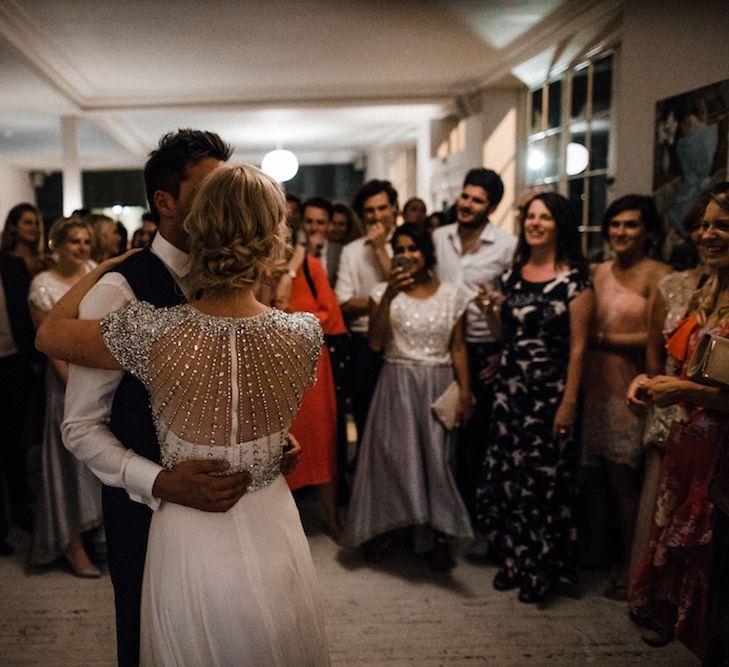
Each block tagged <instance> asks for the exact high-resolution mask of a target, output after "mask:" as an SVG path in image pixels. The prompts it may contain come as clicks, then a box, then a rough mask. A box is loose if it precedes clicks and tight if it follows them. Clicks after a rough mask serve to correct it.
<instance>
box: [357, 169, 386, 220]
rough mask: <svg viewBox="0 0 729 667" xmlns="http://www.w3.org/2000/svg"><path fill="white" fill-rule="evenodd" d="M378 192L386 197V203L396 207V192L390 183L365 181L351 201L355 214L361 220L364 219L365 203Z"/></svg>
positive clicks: (375, 180)
mask: <svg viewBox="0 0 729 667" xmlns="http://www.w3.org/2000/svg"><path fill="white" fill-rule="evenodd" d="M380 192H384V193H385V194H386V195H387V201H388V202H390V206H397V190H395V188H394V187H392V183H390V181H380V180H378V179H376V178H375V179H372V180H371V181H367V182H366V183H365V184H364V185H363V186H362V187H361V188H360V189H359V191H358V192H357V194H356V195H354V199H353V200H352V208H353V209H354V211H355V213H357V215H358V216H359V217H360V218H362V217H364V205H365V202H366V201H367V200H368V199H369V198H370V197H374V196H375V195H379V194H380Z"/></svg>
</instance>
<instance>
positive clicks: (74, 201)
mask: <svg viewBox="0 0 729 667" xmlns="http://www.w3.org/2000/svg"><path fill="white" fill-rule="evenodd" d="M77 125H78V118H77V117H76V116H61V157H62V160H63V215H65V216H69V215H71V213H73V212H74V211H75V210H76V209H77V208H81V207H82V201H83V197H82V192H81V167H80V165H79V159H78V145H77V141H76V135H77V131H76V130H77Z"/></svg>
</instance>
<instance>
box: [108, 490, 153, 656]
mask: <svg viewBox="0 0 729 667" xmlns="http://www.w3.org/2000/svg"><path fill="white" fill-rule="evenodd" d="M101 500H102V503H103V507H104V529H105V530H106V549H107V558H108V561H109V574H110V575H111V583H112V584H113V586H114V605H115V608H116V649H117V661H118V663H119V665H120V666H122V667H136V666H137V665H139V616H140V609H141V605H142V575H143V574H144V559H145V556H146V553H147V538H148V537H149V523H150V521H151V520H152V510H151V509H150V508H149V507H147V506H146V505H143V504H142V503H137V502H134V501H132V500H130V499H129V496H128V495H127V493H126V491H124V490H123V489H118V488H115V487H111V486H104V487H103V488H102V490H101Z"/></svg>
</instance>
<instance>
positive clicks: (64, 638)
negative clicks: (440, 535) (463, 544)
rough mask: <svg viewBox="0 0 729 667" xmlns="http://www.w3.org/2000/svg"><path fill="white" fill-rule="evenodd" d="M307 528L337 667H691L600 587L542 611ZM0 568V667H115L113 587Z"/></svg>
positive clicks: (20, 541) (589, 586)
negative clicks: (379, 559) (377, 561)
mask: <svg viewBox="0 0 729 667" xmlns="http://www.w3.org/2000/svg"><path fill="white" fill-rule="evenodd" d="M303 513H304V523H305V525H307V528H308V532H309V534H310V538H311V549H312V554H313V556H314V561H315V563H316V566H317V570H318V572H319V577H320V581H321V586H322V592H323V597H324V603H325V609H326V616H327V624H328V633H329V642H330V647H331V656H332V661H333V663H334V664H335V665H589V664H592V665H601V666H602V665H616V666H618V665H621V666H622V665H697V664H698V661H697V660H695V659H694V658H693V656H692V655H691V654H690V653H689V652H688V651H687V650H686V649H685V648H684V647H683V646H681V645H680V644H679V643H677V642H673V643H672V644H670V645H669V646H667V647H664V648H662V649H652V648H650V647H648V646H646V645H645V644H644V643H643V642H642V641H641V640H640V638H639V636H638V633H637V631H636V629H635V628H634V626H633V625H632V624H631V623H630V621H629V619H628V617H627V614H626V613H625V610H624V607H623V605H621V604H619V603H616V602H611V601H609V600H606V599H604V598H603V597H602V596H601V595H600V591H601V590H602V589H603V588H604V586H605V583H606V580H607V576H606V575H605V574H601V575H595V574H592V575H585V576H583V577H582V583H581V590H580V591H579V594H578V593H576V592H573V593H572V595H571V596H558V597H555V598H554V599H553V600H552V601H550V603H549V604H548V605H547V606H546V607H545V608H536V607H534V606H531V605H523V604H521V603H519V602H518V601H517V600H516V596H515V594H514V593H513V592H508V593H498V592H496V591H494V590H493V589H492V588H491V579H492V578H493V575H494V573H495V569H494V568H493V567H489V566H482V565H472V564H469V563H466V562H464V561H460V562H459V565H458V567H457V568H456V569H455V570H454V571H453V572H452V573H451V574H450V575H433V574H431V572H430V570H429V568H428V565H427V562H425V560H421V559H419V558H416V557H415V556H413V555H411V554H408V553H406V552H405V551H404V550H401V551H399V552H396V553H394V554H393V555H392V556H391V557H390V558H389V559H388V560H386V561H385V562H384V563H383V564H382V565H380V566H378V567H376V568H373V567H370V566H366V565H365V564H364V563H363V562H362V561H361V559H360V558H359V556H358V555H357V554H351V553H342V552H341V551H340V550H339V549H338V548H337V546H336V545H335V544H334V543H333V542H332V541H331V540H330V539H329V538H328V537H326V536H325V535H323V534H322V533H320V532H319V531H318V529H317V527H316V526H317V521H316V518H315V516H314V515H315V509H314V508H312V507H310V506H308V505H304V507H303ZM14 541H15V542H16V544H17V546H18V547H19V550H18V553H17V554H16V555H15V556H12V557H9V558H0V582H1V583H0V591H1V592H0V665H3V666H14V665H43V666H49V667H50V666H55V665H57V666H59V667H60V666H63V667H69V666H76V665H114V664H115V660H114V629H113V602H112V590H111V583H110V581H109V578H108V577H104V578H102V579H100V580H82V579H78V578H76V577H73V576H72V575H70V574H69V573H67V572H66V571H64V570H63V569H61V568H60V567H59V568H55V569H50V570H48V571H45V572H43V573H41V574H27V573H26V572H25V570H24V567H23V552H24V550H25V548H26V543H27V539H26V538H24V537H23V536H22V535H17V534H16V535H14Z"/></svg>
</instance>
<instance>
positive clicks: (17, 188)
mask: <svg viewBox="0 0 729 667" xmlns="http://www.w3.org/2000/svg"><path fill="white" fill-rule="evenodd" d="M20 202H30V203H31V204H35V190H33V186H32V185H31V183H30V174H29V173H28V172H27V171H26V170H25V169H20V168H18V167H11V166H8V165H3V164H0V229H2V228H3V227H4V226H5V218H6V217H7V215H8V211H9V210H10V209H11V208H13V206H15V205H16V204H19V203H20Z"/></svg>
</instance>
